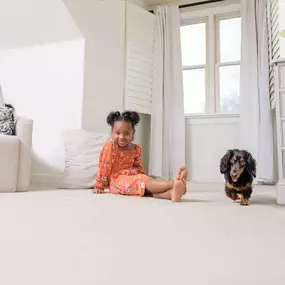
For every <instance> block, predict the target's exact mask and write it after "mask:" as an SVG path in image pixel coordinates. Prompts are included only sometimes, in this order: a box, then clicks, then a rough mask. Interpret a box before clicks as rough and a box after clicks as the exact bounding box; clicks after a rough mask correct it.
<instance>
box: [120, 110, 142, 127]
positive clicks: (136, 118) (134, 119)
mask: <svg viewBox="0 0 285 285" xmlns="http://www.w3.org/2000/svg"><path fill="white" fill-rule="evenodd" d="M122 116H124V117H127V118H129V120H130V121H131V122H132V124H133V125H134V126H135V125H137V124H138V123H139V121H140V115H139V114H138V113H137V112H135V111H133V112H131V111H126V112H124V113H123V114H122Z"/></svg>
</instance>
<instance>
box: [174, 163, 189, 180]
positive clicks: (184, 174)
mask: <svg viewBox="0 0 285 285" xmlns="http://www.w3.org/2000/svg"><path fill="white" fill-rule="evenodd" d="M178 177H179V178H178ZM187 177H188V171H187V169H186V168H185V166H181V167H180V168H179V170H178V175H177V176H176V179H180V180H181V181H182V182H183V183H184V184H186V180H187Z"/></svg>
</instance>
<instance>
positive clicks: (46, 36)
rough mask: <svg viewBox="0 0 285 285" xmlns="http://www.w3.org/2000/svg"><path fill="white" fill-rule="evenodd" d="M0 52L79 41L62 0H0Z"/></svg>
mask: <svg viewBox="0 0 285 285" xmlns="http://www.w3.org/2000/svg"><path fill="white" fill-rule="evenodd" d="M0 7H1V9H0V50H5V49H15V48H21V47H30V46H36V45H45V44H49V43H57V42H64V41H71V40H76V39H80V38H83V35H82V33H81V32H80V30H79V29H78V27H77V25H76V24H75V22H74V21H73V18H72V17H71V15H70V14H69V12H68V10H67V8H66V7H65V5H64V3H63V1H62V0H48V1H47V0H24V1H23V0H9V1H7V0H0Z"/></svg>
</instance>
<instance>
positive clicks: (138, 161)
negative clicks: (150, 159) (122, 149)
mask: <svg viewBox="0 0 285 285" xmlns="http://www.w3.org/2000/svg"><path fill="white" fill-rule="evenodd" d="M137 148H138V152H137V154H136V157H135V162H134V167H136V168H137V169H138V171H139V173H141V174H145V171H144V167H143V164H142V148H141V147H140V146H139V145H138V146H137Z"/></svg>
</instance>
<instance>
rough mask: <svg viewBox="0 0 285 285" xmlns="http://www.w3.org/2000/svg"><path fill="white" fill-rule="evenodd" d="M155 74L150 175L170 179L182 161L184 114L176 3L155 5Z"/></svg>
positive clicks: (183, 154) (183, 150)
mask: <svg viewBox="0 0 285 285" xmlns="http://www.w3.org/2000/svg"><path fill="white" fill-rule="evenodd" d="M155 15H156V34H155V76H154V77H155V78H154V96H153V110H152V117H151V137H150V160H149V175H152V176H155V177H161V178H164V179H173V178H174V177H175V176H176V175H177V171H178V168H179V167H180V166H181V165H184V164H185V118H184V106H183V80H182V62H181V47H180V15H179V9H178V7H177V6H159V7H157V8H156V9H155Z"/></svg>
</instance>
